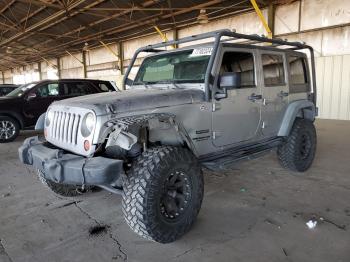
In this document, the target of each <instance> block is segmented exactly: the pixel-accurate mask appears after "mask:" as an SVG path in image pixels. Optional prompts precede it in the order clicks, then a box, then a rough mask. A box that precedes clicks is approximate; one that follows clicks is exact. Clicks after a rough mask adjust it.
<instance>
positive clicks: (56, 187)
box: [37, 170, 93, 197]
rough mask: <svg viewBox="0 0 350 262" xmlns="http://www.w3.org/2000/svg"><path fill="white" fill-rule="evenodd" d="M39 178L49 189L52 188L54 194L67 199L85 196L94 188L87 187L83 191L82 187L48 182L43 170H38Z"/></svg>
mask: <svg viewBox="0 0 350 262" xmlns="http://www.w3.org/2000/svg"><path fill="white" fill-rule="evenodd" d="M37 172H38V177H39V180H40V181H41V182H42V183H43V184H44V185H45V186H47V187H48V188H50V189H51V190H52V191H53V192H54V193H56V194H57V195H60V196H65V197H74V196H78V195H81V194H84V193H86V192H89V191H91V190H92V188H93V187H91V186H87V187H85V188H84V190H82V188H81V186H76V185H67V184H60V183H55V182H53V181H51V180H48V179H46V178H45V177H44V173H43V172H42V171H41V170H38V171H37Z"/></svg>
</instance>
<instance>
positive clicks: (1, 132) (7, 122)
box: [0, 116, 20, 143]
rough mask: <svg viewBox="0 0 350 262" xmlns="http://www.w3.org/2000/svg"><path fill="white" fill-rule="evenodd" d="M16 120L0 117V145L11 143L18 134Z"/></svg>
mask: <svg viewBox="0 0 350 262" xmlns="http://www.w3.org/2000/svg"><path fill="white" fill-rule="evenodd" d="M19 129H20V127H19V124H18V122H17V120H15V119H13V118H12V117H8V116H0V143H8V142H12V141H13V140H15V139H16V137H17V136H18V134H19Z"/></svg>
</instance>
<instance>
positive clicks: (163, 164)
mask: <svg viewBox="0 0 350 262" xmlns="http://www.w3.org/2000/svg"><path fill="white" fill-rule="evenodd" d="M123 184H124V185H123V189H124V193H123V205H122V207H123V213H124V217H125V220H126V222H127V224H128V225H129V226H130V227H131V229H132V230H133V231H134V232H136V233H137V234H138V235H140V236H142V237H144V238H146V239H149V240H153V241H156V242H160V243H170V242H173V241H175V240H177V239H179V238H180V237H181V236H183V235H184V234H185V233H186V232H188V231H189V230H190V228H191V226H192V224H193V223H194V221H195V220H196V217H197V215H198V212H199V210H200V208H201V204H202V199H203V190H204V185H203V173H202V170H201V167H200V165H199V163H198V161H197V159H196V157H195V156H194V155H193V154H192V153H191V152H190V151H189V150H187V149H184V148H180V147H170V146H166V147H155V148H151V149H149V150H147V151H146V152H144V153H143V154H142V155H141V156H140V157H139V158H138V159H137V160H136V161H135V162H134V164H133V166H132V168H131V170H130V172H128V174H127V176H126V178H125V179H124V183H123Z"/></svg>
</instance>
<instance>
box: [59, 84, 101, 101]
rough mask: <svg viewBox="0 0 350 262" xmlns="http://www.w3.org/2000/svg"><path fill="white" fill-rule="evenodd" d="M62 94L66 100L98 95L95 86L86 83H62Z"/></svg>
mask: <svg viewBox="0 0 350 262" xmlns="http://www.w3.org/2000/svg"><path fill="white" fill-rule="evenodd" d="M60 89H61V93H62V95H63V97H64V98H71V97H76V96H84V95H89V94H94V93H96V91H95V90H96V89H95V87H94V86H91V85H90V83H89V82H86V81H73V82H69V81H65V82H62V83H61V88H60Z"/></svg>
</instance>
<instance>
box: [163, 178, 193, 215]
mask: <svg viewBox="0 0 350 262" xmlns="http://www.w3.org/2000/svg"><path fill="white" fill-rule="evenodd" d="M190 199H191V182H190V179H189V177H188V175H187V174H186V173H185V172H183V171H175V172H172V173H170V175H169V176H168V178H167V179H166V181H165V185H164V189H163V194H162V198H161V201H160V212H161V214H162V216H163V217H164V218H165V219H166V220H170V221H174V220H177V219H178V218H179V217H181V215H182V214H183V213H184V212H185V210H186V209H187V207H188V205H189V202H190Z"/></svg>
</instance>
